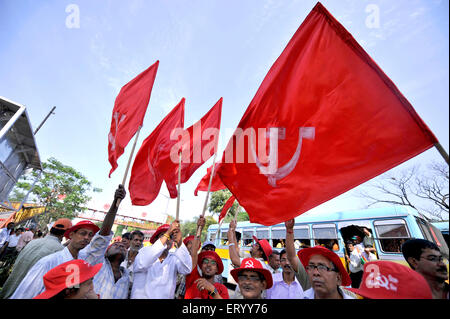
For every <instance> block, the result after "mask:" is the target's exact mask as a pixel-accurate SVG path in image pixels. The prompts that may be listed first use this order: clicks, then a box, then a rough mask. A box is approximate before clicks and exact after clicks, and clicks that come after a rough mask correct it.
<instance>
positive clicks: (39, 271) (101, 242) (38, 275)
mask: <svg viewBox="0 0 450 319" xmlns="http://www.w3.org/2000/svg"><path fill="white" fill-rule="evenodd" d="M112 237H113V233H112V232H111V234H110V235H109V236H101V235H100V234H99V233H96V234H95V236H94V237H93V238H92V240H91V242H90V244H89V245H87V246H86V247H85V248H83V249H82V250H80V251H79V252H78V259H83V260H85V261H86V262H88V263H89V264H91V265H96V264H98V263H101V262H103V259H104V255H105V252H106V249H107V248H108V244H109V242H110V241H111V239H112ZM73 259H74V258H73V256H72V254H71V253H70V251H69V248H67V247H65V248H64V249H63V250H61V251H58V252H56V253H53V254H50V255H48V256H45V257H43V258H42V259H40V260H39V261H38V262H37V263H36V264H34V265H33V267H31V269H30V270H29V271H28V273H27V275H26V276H25V277H24V278H23V280H22V282H21V283H20V284H19V286H18V287H17V289H16V291H15V292H14V294H13V295H12V296H11V298H10V299H32V298H33V297H35V296H37V295H39V294H40V293H42V292H44V290H45V286H44V279H43V277H44V275H45V274H46V273H47V272H48V271H49V270H51V269H53V268H55V267H56V266H58V265H61V264H62V263H65V262H67V261H70V260H73Z"/></svg>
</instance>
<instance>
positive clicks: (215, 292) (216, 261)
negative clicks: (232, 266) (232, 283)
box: [184, 251, 230, 299]
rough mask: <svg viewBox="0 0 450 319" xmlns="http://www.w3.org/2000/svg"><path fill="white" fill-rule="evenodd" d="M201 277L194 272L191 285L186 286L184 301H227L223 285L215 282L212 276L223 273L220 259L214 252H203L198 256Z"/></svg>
mask: <svg viewBox="0 0 450 319" xmlns="http://www.w3.org/2000/svg"><path fill="white" fill-rule="evenodd" d="M198 266H199V267H200V271H201V275H200V274H199V273H198V272H195V273H194V271H193V272H192V273H191V274H193V273H194V274H193V275H194V276H195V277H194V278H192V280H191V281H192V283H191V284H190V285H189V286H186V294H185V296H184V299H229V298H230V297H229V295H228V289H227V287H225V285H223V284H220V283H218V282H215V280H214V276H215V275H219V274H221V273H222V272H223V263H222V259H221V258H220V257H219V255H217V253H216V252H215V251H203V252H201V253H200V254H199V255H198Z"/></svg>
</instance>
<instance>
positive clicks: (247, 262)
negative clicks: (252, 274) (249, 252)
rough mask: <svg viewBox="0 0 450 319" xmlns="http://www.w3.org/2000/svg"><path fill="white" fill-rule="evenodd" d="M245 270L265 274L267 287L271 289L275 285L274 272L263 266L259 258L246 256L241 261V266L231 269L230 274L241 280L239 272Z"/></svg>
mask: <svg viewBox="0 0 450 319" xmlns="http://www.w3.org/2000/svg"><path fill="white" fill-rule="evenodd" d="M243 270H251V271H256V272H258V273H260V274H261V275H263V276H264V279H265V280H266V282H267V287H266V289H269V288H270V287H272V285H273V279H272V274H271V273H270V271H268V270H267V269H266V268H264V267H263V266H262V264H261V263H260V262H259V260H257V259H254V258H245V259H244V260H242V262H241V267H239V268H235V269H233V270H231V271H230V274H231V276H233V278H234V280H235V281H236V282H239V280H238V274H239V272H241V271H243Z"/></svg>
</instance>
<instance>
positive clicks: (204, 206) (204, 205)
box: [197, 152, 217, 237]
mask: <svg viewBox="0 0 450 319" xmlns="http://www.w3.org/2000/svg"><path fill="white" fill-rule="evenodd" d="M216 157H217V152H216V153H214V158H213V164H212V169H211V176H210V177H209V184H208V192H207V193H206V198H205V203H204V204H203V211H202V215H201V217H205V212H206V205H207V204H208V198H209V192H210V191H211V183H212V180H213V176H214V169H215V168H216V165H215V164H216ZM200 234H201V233H200V228H198V229H197V237H200Z"/></svg>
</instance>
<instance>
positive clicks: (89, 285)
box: [72, 278, 94, 299]
mask: <svg viewBox="0 0 450 319" xmlns="http://www.w3.org/2000/svg"><path fill="white" fill-rule="evenodd" d="M93 290H94V282H93V280H92V278H90V279H88V280H86V281H84V282H82V283H81V284H80V288H79V289H78V291H77V293H76V294H75V295H74V296H72V298H73V299H87V296H88V295H89V294H90V293H92V292H93Z"/></svg>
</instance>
